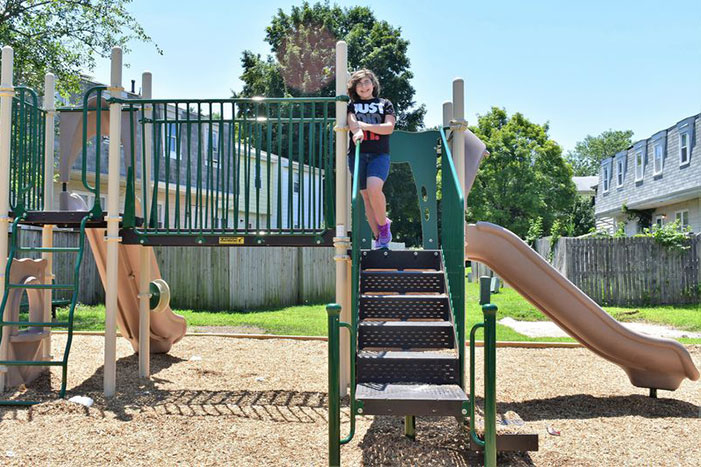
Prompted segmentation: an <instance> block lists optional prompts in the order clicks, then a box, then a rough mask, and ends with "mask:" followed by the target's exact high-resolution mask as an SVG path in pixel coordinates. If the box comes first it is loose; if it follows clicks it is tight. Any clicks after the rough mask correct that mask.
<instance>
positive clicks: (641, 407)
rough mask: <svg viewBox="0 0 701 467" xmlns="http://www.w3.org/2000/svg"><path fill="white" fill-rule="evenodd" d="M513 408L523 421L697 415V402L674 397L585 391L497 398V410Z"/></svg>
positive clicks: (502, 410) (695, 416)
mask: <svg viewBox="0 0 701 467" xmlns="http://www.w3.org/2000/svg"><path fill="white" fill-rule="evenodd" d="M509 410H513V411H514V412H516V413H517V414H519V416H520V417H521V418H522V419H523V420H525V421H534V420H553V419H562V420H586V419H591V418H616V417H626V416H631V415H633V416H636V417H644V418H670V417H676V418H698V416H699V415H698V414H699V406H697V405H694V404H691V403H689V402H686V401H680V400H675V399H667V398H658V399H653V398H650V397H646V396H643V395H639V394H633V395H630V396H610V397H596V396H591V395H589V394H575V395H570V396H557V397H551V398H548V399H532V400H528V401H521V402H499V403H497V412H499V413H504V412H506V411H509Z"/></svg>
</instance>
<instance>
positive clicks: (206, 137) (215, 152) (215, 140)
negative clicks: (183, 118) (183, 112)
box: [202, 124, 219, 169]
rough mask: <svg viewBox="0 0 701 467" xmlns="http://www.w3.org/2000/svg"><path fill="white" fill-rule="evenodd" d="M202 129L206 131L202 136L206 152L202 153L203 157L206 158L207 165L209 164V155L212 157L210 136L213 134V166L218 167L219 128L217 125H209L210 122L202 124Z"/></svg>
mask: <svg viewBox="0 0 701 467" xmlns="http://www.w3.org/2000/svg"><path fill="white" fill-rule="evenodd" d="M202 129H203V131H204V135H203V136H202V139H203V141H204V152H203V154H202V157H203V159H204V163H205V165H209V157H210V151H209V150H210V144H209V143H210V139H209V138H210V136H211V138H212V139H211V143H212V145H211V146H212V147H211V149H212V154H211V156H212V164H211V165H212V167H213V168H215V169H216V168H217V167H219V129H218V128H217V127H216V126H215V125H211V126H210V125H209V124H204V125H202Z"/></svg>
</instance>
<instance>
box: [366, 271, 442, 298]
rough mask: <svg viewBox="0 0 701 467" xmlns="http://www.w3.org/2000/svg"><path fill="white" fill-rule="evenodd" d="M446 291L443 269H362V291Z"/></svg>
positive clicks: (440, 292)
mask: <svg viewBox="0 0 701 467" xmlns="http://www.w3.org/2000/svg"><path fill="white" fill-rule="evenodd" d="M366 292H380V293H381V292H397V293H402V294H404V293H412V292H418V293H439V294H442V293H445V277H444V274H443V272H442V271H361V272H360V293H361V294H364V293H366Z"/></svg>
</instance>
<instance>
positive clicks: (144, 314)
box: [133, 71, 152, 378]
mask: <svg viewBox="0 0 701 467" xmlns="http://www.w3.org/2000/svg"><path fill="white" fill-rule="evenodd" d="M151 86H152V76H151V73H150V72H148V71H147V72H145V73H143V74H142V75H141V97H142V98H144V99H151V97H152V91H151ZM144 111H145V113H146V115H145V117H146V118H147V119H148V118H151V114H152V111H151V106H149V107H148V108H147V109H144ZM150 127H151V124H147V125H146V128H144V132H145V133H146V134H148V139H145V141H146V151H145V153H144V159H145V161H146V162H145V164H144V167H143V168H142V170H143V177H145V179H146V184H145V185H144V184H142V187H143V186H146V190H143V189H142V193H141V213H142V216H143V218H144V219H146V211H147V209H148V196H149V191H150V188H151V131H150ZM141 137H142V138H146V135H141ZM133 144H135V143H133ZM149 252H150V250H149V248H148V247H145V246H142V247H140V248H139V269H140V276H139V377H141V378H148V377H149V376H150V375H151V314H150V313H151V310H150V304H149V302H150V299H151V294H150V292H149V283H150V281H151V256H150V255H149Z"/></svg>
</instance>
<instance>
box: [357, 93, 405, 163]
mask: <svg viewBox="0 0 701 467" xmlns="http://www.w3.org/2000/svg"><path fill="white" fill-rule="evenodd" d="M348 113H351V114H354V115H355V118H356V119H357V120H358V121H359V122H365V123H371V124H377V123H385V117H386V116H387V115H394V106H393V105H392V103H391V102H390V101H388V100H387V99H383V98H381V97H375V98H373V99H370V100H367V101H363V100H360V101H355V102H349V103H348ZM364 136H365V137H364V138H363V141H362V142H361V143H360V152H369V153H372V154H385V153H386V154H389V135H378V134H376V133H373V132H371V131H365V132H364ZM348 154H355V143H354V142H353V135H352V134H351V135H350V147H349V148H348Z"/></svg>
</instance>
